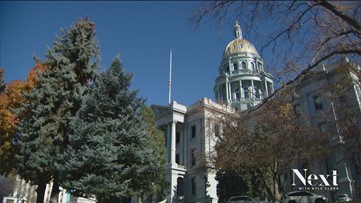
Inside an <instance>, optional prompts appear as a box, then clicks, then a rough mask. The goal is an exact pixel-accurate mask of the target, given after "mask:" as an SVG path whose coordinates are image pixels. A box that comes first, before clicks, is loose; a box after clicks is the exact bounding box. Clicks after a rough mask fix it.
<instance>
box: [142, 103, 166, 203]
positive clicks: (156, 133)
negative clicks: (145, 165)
mask: <svg viewBox="0 0 361 203" xmlns="http://www.w3.org/2000/svg"><path fill="white" fill-rule="evenodd" d="M141 114H142V117H143V119H144V120H145V121H146V124H147V132H148V135H147V136H148V139H149V141H150V146H151V147H152V148H153V149H154V156H155V157H157V159H158V160H159V162H160V164H161V168H163V169H164V168H165V167H166V164H167V149H166V147H165V146H166V145H165V143H166V141H165V137H164V134H163V132H162V131H161V130H159V129H158V128H157V125H156V122H155V115H154V112H153V111H152V109H151V108H148V107H147V106H146V105H143V107H142V108H141ZM165 177H166V175H165V171H164V170H159V172H158V178H157V181H155V182H154V186H155V188H154V189H155V192H156V195H157V201H161V200H162V199H163V191H164V190H165V188H166V187H168V186H169V185H168V182H167V181H166V179H165Z"/></svg>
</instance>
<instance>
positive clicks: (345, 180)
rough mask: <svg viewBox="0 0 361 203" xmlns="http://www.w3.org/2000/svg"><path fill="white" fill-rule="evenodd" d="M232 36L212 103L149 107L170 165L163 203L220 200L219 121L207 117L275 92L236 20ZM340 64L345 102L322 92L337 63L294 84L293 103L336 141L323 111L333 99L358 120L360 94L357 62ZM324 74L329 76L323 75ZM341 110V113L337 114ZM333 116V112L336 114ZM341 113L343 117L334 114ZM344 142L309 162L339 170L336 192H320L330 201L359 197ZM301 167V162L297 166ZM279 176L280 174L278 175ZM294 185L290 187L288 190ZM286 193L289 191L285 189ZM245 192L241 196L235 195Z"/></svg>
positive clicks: (335, 76)
mask: <svg viewBox="0 0 361 203" xmlns="http://www.w3.org/2000/svg"><path fill="white" fill-rule="evenodd" d="M233 32H234V39H233V40H232V41H230V42H229V43H228V45H227V46H226V48H225V50H224V52H223V56H222V58H221V60H220V64H219V66H218V73H219V75H218V76H217V77H216V78H215V84H214V89H213V90H214V95H215V101H214V100H211V99H208V98H202V99H199V100H198V101H197V102H195V103H194V104H193V105H190V106H186V105H182V104H180V103H177V102H176V101H172V102H170V104H169V105H167V106H160V105H152V109H153V111H154V112H155V115H156V123H157V126H158V127H159V129H161V130H162V131H163V132H164V135H165V137H166V145H167V158H168V164H167V167H166V179H167V181H168V182H169V183H170V185H169V188H168V189H167V190H166V191H165V195H166V198H167V202H179V201H182V202H218V199H219V198H218V197H217V181H216V179H215V176H216V172H217V171H215V170H214V169H212V167H207V166H210V164H211V163H210V162H209V157H211V156H212V154H213V153H215V152H214V146H215V143H216V141H215V139H214V137H215V136H214V133H217V131H216V130H214V129H215V128H219V126H217V123H213V122H211V120H212V119H211V118H212V117H213V116H214V115H215V114H218V115H222V113H232V112H233V113H237V112H239V111H244V110H247V109H250V108H252V107H254V106H257V105H258V104H260V103H261V102H262V100H263V99H264V98H266V97H268V96H270V95H271V94H272V93H273V92H274V83H273V76H272V75H271V74H270V73H267V72H266V70H265V69H264V61H263V59H262V57H261V56H260V55H259V54H258V52H257V50H256V48H255V47H254V46H253V44H252V43H251V42H249V41H247V40H246V39H244V38H243V36H242V30H241V28H240V26H239V24H238V22H235V25H234V29H233ZM339 64H346V65H347V67H348V71H347V74H346V75H347V76H350V78H351V82H350V84H349V88H348V90H347V95H348V96H349V97H348V98H347V101H345V99H343V100H342V98H341V102H339V101H333V99H332V97H330V96H329V94H328V93H327V92H326V91H325V89H326V87H328V86H329V84H330V83H334V82H337V80H339V78H340V77H339V72H337V71H336V70H337V69H338V67H339V66H338V65H335V64H334V65H327V66H325V65H322V66H320V67H318V68H315V70H312V73H311V74H310V76H309V77H306V78H304V79H302V81H300V82H299V83H298V84H297V88H296V91H297V92H298V94H299V98H298V99H297V101H295V102H294V108H295V112H296V113H300V112H302V115H303V116H305V118H306V119H308V120H309V121H310V123H311V124H312V126H314V127H318V128H320V131H322V132H326V133H329V134H330V135H331V137H333V138H335V140H337V139H336V138H337V136H340V132H337V135H334V134H336V131H335V130H333V129H334V128H333V127H332V126H333V125H335V123H334V122H331V121H330V120H332V119H328V120H325V119H324V118H323V117H322V116H321V113H320V112H322V111H329V110H330V109H331V108H332V109H333V110H334V109H335V108H334V103H337V104H338V103H341V104H342V105H348V106H352V108H354V110H355V112H357V114H358V115H357V119H358V120H359V121H360V115H361V114H360V112H361V104H360V101H361V95H360V87H359V83H357V82H354V81H356V79H357V78H355V74H354V73H355V72H354V71H359V70H360V66H359V65H357V64H354V63H352V62H350V61H349V60H348V59H345V60H343V61H341V62H339ZM325 75H327V78H326V77H325ZM337 113H340V112H337ZM335 115H336V114H335ZM338 116H341V115H338ZM344 146H346V147H347V146H348V144H347V143H346V144H344V143H342V147H341V144H340V142H337V141H335V142H334V144H333V145H332V150H331V151H332V153H331V155H330V156H329V157H328V158H327V159H324V158H322V159H320V160H318V161H317V162H315V163H310V165H312V169H313V171H315V172H316V173H318V172H320V174H325V172H327V171H332V170H337V173H338V190H337V191H318V192H315V193H318V194H322V195H325V196H326V197H327V198H328V199H329V200H330V201H335V200H336V199H335V198H336V197H337V196H338V195H339V194H348V195H350V196H351V197H353V198H354V199H359V198H360V191H361V171H360V166H361V153H360V151H359V150H360V149H358V151H353V152H352V153H346V152H345V150H344V148H345V147H344ZM298 167H299V168H302V166H298ZM280 175H282V174H280ZM294 189H295V188H289V189H288V191H292V190H294ZM286 192H287V191H286ZM239 195H244V194H239Z"/></svg>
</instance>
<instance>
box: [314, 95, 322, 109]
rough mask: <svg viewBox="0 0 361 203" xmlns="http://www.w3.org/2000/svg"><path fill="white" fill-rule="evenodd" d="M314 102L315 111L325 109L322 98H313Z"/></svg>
mask: <svg viewBox="0 0 361 203" xmlns="http://www.w3.org/2000/svg"><path fill="white" fill-rule="evenodd" d="M313 102H314V104H315V109H316V110H322V109H323V105H322V99H321V97H320V96H314V97H313Z"/></svg>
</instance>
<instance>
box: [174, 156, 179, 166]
mask: <svg viewBox="0 0 361 203" xmlns="http://www.w3.org/2000/svg"><path fill="white" fill-rule="evenodd" d="M175 162H176V163H177V164H179V154H176V155H175Z"/></svg>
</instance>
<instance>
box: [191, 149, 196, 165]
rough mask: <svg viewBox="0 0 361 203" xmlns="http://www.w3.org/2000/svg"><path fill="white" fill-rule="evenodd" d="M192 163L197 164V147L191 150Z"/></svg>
mask: <svg viewBox="0 0 361 203" xmlns="http://www.w3.org/2000/svg"><path fill="white" fill-rule="evenodd" d="M191 165H192V166H195V165H196V150H195V149H192V150H191Z"/></svg>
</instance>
